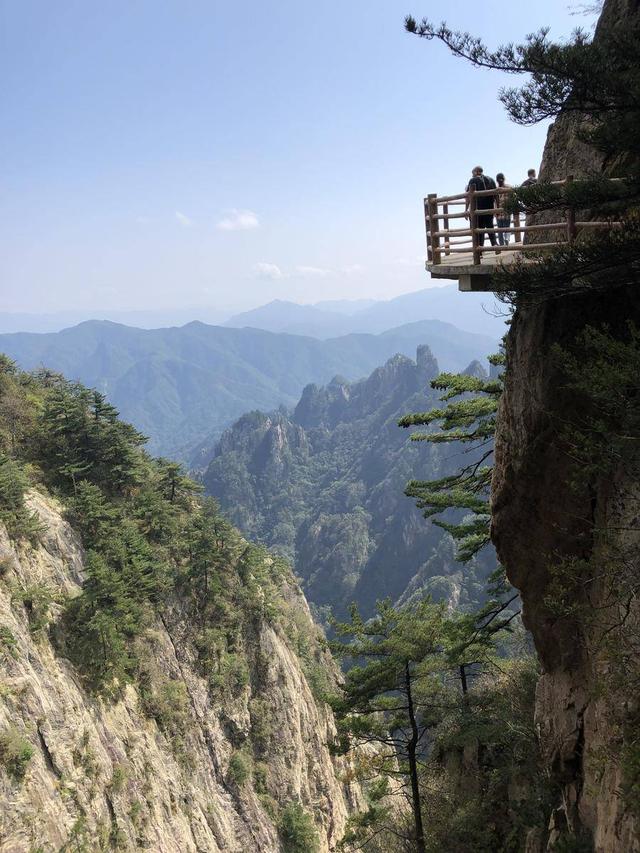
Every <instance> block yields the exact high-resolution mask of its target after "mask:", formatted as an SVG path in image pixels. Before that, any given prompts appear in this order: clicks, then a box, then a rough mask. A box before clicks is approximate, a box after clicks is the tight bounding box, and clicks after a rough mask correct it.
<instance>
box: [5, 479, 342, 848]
mask: <svg viewBox="0 0 640 853" xmlns="http://www.w3.org/2000/svg"><path fill="white" fill-rule="evenodd" d="M28 501H29V506H30V508H31V509H32V510H34V511H35V512H36V513H37V516H38V518H39V519H40V521H41V522H42V523H43V525H44V527H45V529H44V532H43V533H42V534H41V535H40V542H39V544H38V545H37V546H35V547H31V546H29V545H26V544H25V545H20V546H15V545H14V544H12V543H11V542H10V541H9V539H8V537H7V535H6V532H5V530H4V527H3V526H2V525H0V567H1V572H2V577H1V579H0V625H1V626H2V627H1V632H0V661H1V665H2V666H1V672H2V676H1V681H0V732H2V736H3V738H5V740H3V741H2V743H1V744H0V753H2V754H1V755H0V759H1V760H0V764H2V765H3V767H4V769H3V770H2V771H0V849H1V850H2V851H5V853H22V851H24V853H27V851H35V850H38V851H53V850H60V849H63V848H64V849H74V850H87V851H88V850H100V849H116V848H117V849H122V850H139V849H149V850H154V851H162V852H163V853H172V851H175V853H186V851H212V852H213V851H219V850H225V851H237V853H251V851H255V853H258V851H260V853H270V851H280V850H282V849H283V848H282V842H281V839H280V837H279V835H278V830H277V827H276V822H277V818H276V814H277V813H278V812H280V813H281V810H282V809H283V808H286V806H287V804H291V803H299V804H301V805H302V807H303V808H304V810H305V811H306V812H307V813H308V814H309V815H310V816H311V817H312V818H313V821H314V823H315V826H316V829H317V831H318V836H319V844H320V846H319V849H320V850H322V851H327V850H329V849H330V848H333V846H334V845H335V843H336V842H337V841H338V840H339V838H340V837H341V835H342V832H343V829H344V825H345V821H346V817H347V811H348V810H349V808H350V803H351V805H352V806H353V805H356V804H357V796H358V794H357V789H355V788H351V787H349V786H345V785H343V784H342V783H341V781H340V780H339V778H340V774H341V773H342V772H344V770H345V769H346V768H345V766H344V765H342V764H340V762H335V761H333V760H332V758H331V757H330V755H329V752H328V749H327V742H328V740H329V739H330V738H331V736H332V734H333V732H334V728H333V720H332V716H331V713H330V711H329V710H328V707H327V706H326V705H324V704H323V703H322V702H318V701H316V699H315V698H314V696H313V694H312V692H311V689H310V687H309V683H308V681H307V678H306V677H305V675H304V673H303V671H302V668H301V663H300V660H299V658H298V656H297V655H296V654H295V653H294V651H293V643H292V641H291V640H289V639H287V636H286V635H285V632H284V631H283V630H281V628H280V627H273V626H271V625H269V624H267V622H266V621H264V620H259V619H257V620H254V621H253V624H252V625H251V627H250V628H247V629H246V631H245V635H244V637H243V641H242V647H241V648H239V649H238V650H237V653H238V655H239V656H242V658H243V659H244V661H245V664H246V667H247V670H248V676H247V678H246V683H245V684H244V686H243V689H242V690H241V691H237V692H236V694H235V696H234V697H231V696H222V698H221V700H220V701H219V702H217V701H213V700H212V698H211V694H210V691H209V689H208V685H207V682H206V680H205V679H203V678H202V677H200V676H199V675H198V674H197V671H196V668H195V667H194V662H193V660H192V659H191V654H192V653H191V652H190V651H189V644H188V642H187V639H188V638H189V637H190V626H189V624H188V623H185V621H184V617H183V616H182V614H181V613H180V611H179V609H178V605H176V607H175V608H173V609H171V608H170V609H169V610H168V611H167V612H165V613H164V614H163V615H162V616H161V617H158V621H157V623H156V624H155V626H154V627H153V630H151V631H150V632H149V633H148V635H147V637H146V638H145V639H144V642H145V643H147V644H148V649H147V655H146V660H147V661H148V666H149V667H150V668H152V669H153V671H154V672H153V675H154V682H155V684H156V685H158V684H160V685H164V688H165V693H164V695H163V696H160V695H159V694H158V695H157V696H156V697H155V702H156V708H155V716H153V715H150V714H149V711H148V707H147V709H146V712H145V709H144V708H143V701H142V698H141V695H140V693H139V691H138V690H137V689H136V688H135V687H134V686H132V685H129V686H127V687H126V689H125V691H124V694H123V695H122V696H121V697H120V698H118V699H117V700H116V701H103V700H100V699H97V698H94V697H93V696H91V695H89V694H88V693H87V692H86V691H85V690H84V689H83V686H82V683H81V682H80V680H79V678H78V675H77V673H76V671H75V669H74V668H73V667H72V665H71V664H70V663H69V662H68V661H67V660H66V659H65V658H64V657H63V656H62V655H61V654H60V652H59V651H57V650H56V648H55V642H56V632H57V627H56V626H57V623H58V622H59V616H60V612H61V604H60V602H61V600H62V599H63V598H64V597H68V596H73V595H75V594H77V592H78V589H79V582H80V581H81V580H82V577H83V552H82V549H81V546H80V541H79V539H78V537H77V536H76V534H75V533H74V531H73V530H72V528H71V527H70V526H69V525H68V524H67V523H66V522H65V521H64V520H63V518H62V516H61V514H60V507H59V506H58V505H57V503H56V502H55V501H53V500H52V499H50V498H48V497H45V496H43V495H42V494H40V493H38V492H31V493H30V495H29V498H28ZM283 595H284V596H285V597H286V598H287V599H288V604H289V606H290V607H291V608H292V611H295V614H296V619H297V620H298V622H299V623H300V624H301V625H302V627H303V629H308V630H309V631H312V630H313V629H312V626H311V622H310V617H309V613H308V610H307V608H306V604H305V603H304V599H303V598H302V596H301V594H300V592H299V590H298V589H297V588H296V587H295V586H294V585H293V584H292V583H289V584H288V585H287V584H285V587H284V588H283ZM45 597H46V599H47V600H48V601H50V602H51V603H50V604H49V606H48V608H47V606H45V605H44V604H43V601H44V600H45ZM47 622H48V623H49V624H48V625H47V624H46V623H47ZM162 703H164V704H162ZM158 721H160V725H159V722H158ZM7 732H11V733H12V737H13V743H14V746H15V744H16V743H19V744H20V745H21V746H22V747H23V748H25V747H26V748H27V749H28V748H29V747H30V750H31V751H32V756H31V758H30V760H29V761H28V762H26V764H25V775H24V778H23V779H22V780H20V778H16V777H17V776H18V777H19V774H16V773H11V772H7V767H8V763H9V752H8V748H9V747H8V746H7V742H6V733H7ZM249 744H251V749H252V750H253V751H252V753H251V757H250V758H247V756H248V755H249V752H250V750H249ZM256 749H257V752H256ZM14 752H15V750H14ZM256 756H258V758H256ZM247 761H250V762H251V764H252V772H249V773H248V778H244V777H245V776H246V775H247V773H246V772H243V767H244V768H245V771H246V767H247ZM354 798H355V799H354ZM67 844H69V845H70V846H69V848H67V847H66V846H65V845H67Z"/></svg>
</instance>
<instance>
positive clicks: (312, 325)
mask: <svg viewBox="0 0 640 853" xmlns="http://www.w3.org/2000/svg"><path fill="white" fill-rule="evenodd" d="M502 310H503V309H502V308H501V307H496V304H495V300H494V299H493V298H492V297H491V295H489V294H486V293H465V294H460V293H459V292H458V288H457V285H453V284H452V285H446V286H444V287H429V288H425V289H424V290H418V291H415V292H414V293H405V294H403V295H402V296H397V297H395V298H394V299H389V300H384V301H378V302H369V303H367V302H366V301H364V304H361V303H360V302H354V303H351V304H350V303H349V302H348V301H347V300H334V301H326V302H318V303H316V304H315V305H299V304H298V303H295V302H288V301H286V300H281V299H275V300H273V301H272V302H269V303H267V304H266V305H261V306H260V307H258V308H254V309H252V310H251V311H245V312H243V313H241V314H236V315H235V316H233V317H231V319H229V320H227V321H226V323H225V324H224V325H225V326H232V327H235V328H242V327H245V326H250V327H252V328H257V329H266V330H268V331H271V332H288V333H289V334H296V335H311V336H312V337H318V338H323V339H324V338H330V337H336V336H338V335H347V334H352V333H372V334H376V333H379V332H383V331H385V330H386V329H391V328H394V327H396V326H401V325H404V324H405V323H412V322H416V321H419V320H439V321H441V322H445V323H453V324H454V325H456V326H457V327H458V328H460V329H463V330H465V331H468V332H473V333H476V334H488V335H493V336H495V337H496V338H500V337H502V334H503V333H504V317H503V316H502V314H501V312H502ZM496 315H498V316H496Z"/></svg>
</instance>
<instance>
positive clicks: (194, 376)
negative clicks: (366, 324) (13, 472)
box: [0, 320, 496, 460]
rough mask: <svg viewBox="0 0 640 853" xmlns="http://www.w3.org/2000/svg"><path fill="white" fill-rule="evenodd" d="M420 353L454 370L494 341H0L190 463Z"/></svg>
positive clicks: (254, 333) (420, 328)
mask: <svg viewBox="0 0 640 853" xmlns="http://www.w3.org/2000/svg"><path fill="white" fill-rule="evenodd" d="M422 343H428V344H429V345H430V346H431V347H432V349H433V352H434V353H435V354H436V355H437V357H438V358H439V359H440V360H441V363H442V364H443V366H444V367H446V368H447V369H451V370H458V369H461V368H462V367H463V366H464V365H465V364H467V363H468V362H469V361H470V360H471V359H474V358H484V357H485V356H486V355H488V354H489V353H491V352H492V351H493V350H494V349H495V346H496V338H493V339H492V338H490V337H488V336H485V335H478V334H472V333H469V332H466V331H462V330H460V329H458V328H456V327H455V326H452V325H451V324H449V323H443V322H441V321H436V320H424V321H421V322H416V323H411V324H408V325H404V326H401V327H399V328H395V329H391V330H388V331H385V332H384V333H382V334H375V335H374V334H349V335H344V336H342V337H338V338H332V339H327V340H318V339H317V338H313V337H304V336H300V335H291V334H284V333H274V332H269V331H263V330H259V329H251V328H243V329H236V328H225V327H221V326H208V325H206V324H204V323H200V322H192V323H188V324H187V325H185V326H181V327H173V328H164V329H138V328H132V327H129V326H123V325H119V324H117V323H112V322H109V321H88V322H86V323H81V324H79V325H77V326H74V327H72V328H69V329H64V330H63V331H60V332H55V333H46V334H35V333H16V334H7V335H0V352H4V353H6V354H7V355H8V356H9V357H10V358H12V359H14V360H15V361H16V362H17V363H18V365H19V366H20V367H21V368H23V369H25V370H33V369H37V368H40V367H45V368H48V369H50V370H53V371H57V372H61V373H63V374H64V375H65V376H66V377H67V378H68V379H71V380H78V381H80V382H82V383H83V384H85V385H87V386H89V387H92V388H97V389H98V390H100V391H102V392H103V393H105V394H106V395H107V397H108V399H109V400H110V402H112V403H113V404H114V405H115V406H116V407H117V408H118V409H119V410H120V412H121V413H122V416H123V417H124V418H125V419H126V420H127V421H130V422H131V423H133V424H134V425H135V426H136V427H137V428H138V429H140V430H141V431H142V432H143V433H145V434H146V435H148V436H149V437H150V443H149V447H150V450H151V451H152V452H153V453H156V454H162V455H166V456H172V457H174V458H178V459H182V460H188V459H190V458H191V453H192V451H193V449H194V448H195V447H198V446H200V445H202V443H203V442H204V443H205V444H207V445H208V446H209V447H211V446H212V445H213V444H214V442H215V440H216V439H217V438H218V437H219V436H220V435H221V433H222V431H223V430H224V429H225V428H226V427H228V426H229V425H230V424H232V423H233V422H234V421H235V420H236V419H237V418H238V417H239V416H240V415H242V414H243V413H244V412H247V411H249V410H251V409H256V408H260V409H265V410H267V411H268V410H271V409H273V408H275V407H277V406H280V405H285V406H293V405H295V403H296V402H297V400H298V397H299V395H300V393H301V391H302V389H303V388H304V387H305V385H307V384H308V383H310V382H315V383H326V382H328V381H329V380H330V379H331V378H332V377H334V376H335V375H336V374H338V375H340V376H343V377H345V378H346V379H350V380H353V379H357V378H359V377H361V376H365V375H367V374H368V373H369V372H370V371H371V370H373V369H374V368H375V367H376V365H379V364H380V363H382V362H383V361H384V360H385V359H387V358H389V357H390V356H392V355H394V354H395V353H404V354H408V353H411V354H412V353H414V352H415V350H416V347H417V346H418V345H420V344H422Z"/></svg>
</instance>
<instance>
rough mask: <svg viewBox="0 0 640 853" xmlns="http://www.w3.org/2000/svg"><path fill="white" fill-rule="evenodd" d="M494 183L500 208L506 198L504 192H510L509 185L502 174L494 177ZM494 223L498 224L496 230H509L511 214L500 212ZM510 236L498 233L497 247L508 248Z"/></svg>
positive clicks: (503, 232) (502, 232)
mask: <svg viewBox="0 0 640 853" xmlns="http://www.w3.org/2000/svg"><path fill="white" fill-rule="evenodd" d="M496 182H497V184H498V207H502V205H503V204H504V200H505V197H506V196H507V192H506V190H510V189H511V185H510V184H507V183H506V182H505V177H504V174H503V173H502V172H498V174H497V175H496ZM500 190H503V192H500ZM496 222H497V223H498V228H510V227H511V214H510V213H506V212H505V211H504V210H501V211H500V213H499V214H498V215H497V217H496ZM510 236H511V235H510V234H509V232H508V231H498V243H499V245H500V246H508V245H509V237H510Z"/></svg>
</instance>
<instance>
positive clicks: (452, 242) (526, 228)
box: [424, 175, 618, 264]
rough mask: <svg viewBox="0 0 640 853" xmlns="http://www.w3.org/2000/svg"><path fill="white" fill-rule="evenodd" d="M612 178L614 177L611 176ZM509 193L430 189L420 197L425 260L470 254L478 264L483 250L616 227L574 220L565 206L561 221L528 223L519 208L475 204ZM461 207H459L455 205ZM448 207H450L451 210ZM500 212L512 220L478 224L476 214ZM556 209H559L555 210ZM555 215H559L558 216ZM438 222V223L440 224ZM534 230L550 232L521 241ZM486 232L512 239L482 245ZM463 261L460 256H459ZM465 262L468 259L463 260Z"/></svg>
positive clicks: (539, 245) (523, 248)
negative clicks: (509, 210) (455, 223)
mask: <svg viewBox="0 0 640 853" xmlns="http://www.w3.org/2000/svg"><path fill="white" fill-rule="evenodd" d="M614 180H615V179H614ZM571 181H573V176H572V175H569V177H567V178H565V180H563V181H553V182H552V183H553V184H557V185H563V184H567V183H570V182H571ZM509 193H510V189H509V188H506V187H505V188H502V189H501V188H500V187H498V188H497V189H491V190H473V189H472V190H470V191H469V192H464V193H460V194H459V195H449V196H440V197H439V196H438V195H437V194H436V193H431V194H430V195H428V196H427V198H425V200H424V216H425V225H426V231H427V257H428V263H429V264H441V263H442V258H443V256H444V257H449V256H450V255H457V254H461V255H467V256H469V255H471V263H473V264H480V263H481V262H482V255H483V253H484V252H494V253H498V254H499V253H500V252H505V251H514V250H515V251H517V252H529V251H531V252H539V251H542V250H544V249H555V248H557V247H558V246H561V245H563V244H566V243H572V242H573V241H574V240H575V238H576V236H577V234H578V232H579V231H580V230H582V229H590V228H612V227H616V226H617V225H618V223H616V222H594V221H586V222H578V221H576V216H575V211H574V210H573V209H569V208H567V209H566V210H565V211H564V213H563V214H562V216H563V219H562V221H557V222H549V223H546V222H545V223H532V224H529V223H528V221H527V220H528V219H529V217H527V216H526V214H525V213H524V212H523V213H521V212H519V211H516V212H515V213H514V214H513V216H512V217H510V216H509V214H504V211H503V209H502V208H501V207H491V208H489V209H483V208H479V207H478V199H479V198H482V197H488V196H491V197H494V198H497V199H498V203H499V202H500V200H501V197H502V198H506V197H507V196H508V195H509ZM457 207H462V210H456V209H455V208H457ZM451 208H454V210H453V211H452V210H451ZM501 213H503V214H504V216H503V217H501V218H504V219H507V218H509V220H510V222H511V220H512V221H513V224H512V225H511V224H510V225H509V226H508V227H507V226H502V227H498V226H496V225H492V227H490V228H480V227H478V217H480V216H491V218H492V219H491V221H492V223H493V217H498V216H499V215H500V214H501ZM558 213H560V212H559V211H558ZM558 218H559V217H558ZM455 219H468V220H469V224H468V225H467V226H466V227H463V228H451V227H450V222H451V220H455ZM441 223H442V224H441ZM536 232H551V234H550V235H549V237H548V238H547V239H546V240H545V241H543V242H531V243H529V242H525V241H524V237H525V235H526V234H533V233H536ZM489 233H491V234H495V235H496V242H497V241H498V234H501V233H502V234H513V235H514V238H515V241H514V242H510V243H508V244H507V245H497V246H493V245H491V244H490V243H489V245H486V244H485V245H482V243H481V235H482V234H484V235H485V236H486V235H488V234H489ZM460 262H461V263H463V262H464V261H463V259H460ZM467 262H468V261H467Z"/></svg>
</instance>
